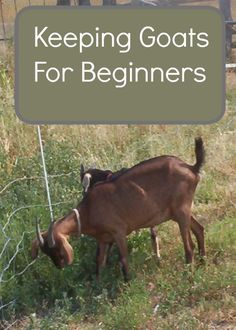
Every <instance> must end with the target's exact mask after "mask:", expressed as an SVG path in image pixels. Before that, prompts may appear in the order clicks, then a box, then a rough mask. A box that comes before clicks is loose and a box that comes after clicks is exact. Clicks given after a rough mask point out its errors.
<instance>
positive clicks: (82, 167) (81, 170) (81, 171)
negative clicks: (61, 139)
mask: <svg viewBox="0 0 236 330" xmlns="http://www.w3.org/2000/svg"><path fill="white" fill-rule="evenodd" d="M84 172H85V170H84V165H83V164H81V165H80V177H81V179H82V178H83V176H84Z"/></svg>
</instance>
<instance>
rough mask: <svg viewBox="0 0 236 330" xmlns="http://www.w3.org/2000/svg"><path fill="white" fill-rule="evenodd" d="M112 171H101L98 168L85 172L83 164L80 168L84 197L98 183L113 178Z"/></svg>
mask: <svg viewBox="0 0 236 330" xmlns="http://www.w3.org/2000/svg"><path fill="white" fill-rule="evenodd" d="M112 174H113V173H112V171H110V170H100V169H97V168H89V169H88V170H86V171H85V169H84V166H83V165H82V164H81V167H80V178H81V183H82V186H83V189H84V191H83V193H84V195H85V194H86V193H87V192H88V190H89V188H91V187H92V186H93V185H95V184H96V183H98V182H103V181H106V180H108V179H109V178H110V176H112Z"/></svg>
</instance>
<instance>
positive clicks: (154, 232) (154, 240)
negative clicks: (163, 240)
mask: <svg viewBox="0 0 236 330" xmlns="http://www.w3.org/2000/svg"><path fill="white" fill-rule="evenodd" d="M150 233H151V239H152V248H153V251H154V253H155V255H156V257H157V260H158V261H159V260H160V259H161V255H160V247H159V240H158V236H157V230H156V228H155V227H152V228H150Z"/></svg>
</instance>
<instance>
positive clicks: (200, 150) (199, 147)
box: [193, 137, 205, 173]
mask: <svg viewBox="0 0 236 330" xmlns="http://www.w3.org/2000/svg"><path fill="white" fill-rule="evenodd" d="M195 155H196V164H194V165H193V172H194V173H199V172H200V169H201V167H202V165H203V164H204V162H205V149H204V145H203V140H202V138H201V137H199V138H196V139H195Z"/></svg>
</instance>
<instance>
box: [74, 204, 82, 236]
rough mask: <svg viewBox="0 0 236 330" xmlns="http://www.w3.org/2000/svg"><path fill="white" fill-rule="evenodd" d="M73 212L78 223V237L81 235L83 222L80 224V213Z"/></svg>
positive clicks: (75, 210)
mask: <svg viewBox="0 0 236 330" xmlns="http://www.w3.org/2000/svg"><path fill="white" fill-rule="evenodd" d="M73 211H74V212H75V216H76V221H77V225H78V236H80V235H81V222H80V216H79V211H78V210H77V209H73Z"/></svg>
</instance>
